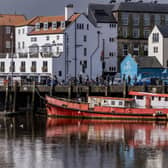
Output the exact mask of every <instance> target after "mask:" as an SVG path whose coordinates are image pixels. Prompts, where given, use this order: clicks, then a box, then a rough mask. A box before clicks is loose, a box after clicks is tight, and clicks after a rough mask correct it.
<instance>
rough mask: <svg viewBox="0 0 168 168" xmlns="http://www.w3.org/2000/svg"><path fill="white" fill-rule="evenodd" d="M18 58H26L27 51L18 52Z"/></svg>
mask: <svg viewBox="0 0 168 168" xmlns="http://www.w3.org/2000/svg"><path fill="white" fill-rule="evenodd" d="M18 55H19V58H27V57H28V54H27V53H19V54H18Z"/></svg>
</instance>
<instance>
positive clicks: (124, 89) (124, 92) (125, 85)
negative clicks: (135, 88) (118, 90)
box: [123, 81, 128, 97]
mask: <svg viewBox="0 0 168 168" xmlns="http://www.w3.org/2000/svg"><path fill="white" fill-rule="evenodd" d="M127 92H128V86H127V82H126V81H124V82H123V97H127Z"/></svg>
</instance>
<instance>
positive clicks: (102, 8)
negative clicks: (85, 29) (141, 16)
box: [88, 3, 116, 23]
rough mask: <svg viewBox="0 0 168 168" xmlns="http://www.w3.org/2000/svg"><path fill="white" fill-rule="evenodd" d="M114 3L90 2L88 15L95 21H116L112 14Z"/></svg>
mask: <svg viewBox="0 0 168 168" xmlns="http://www.w3.org/2000/svg"><path fill="white" fill-rule="evenodd" d="M113 7H114V5H113V4H92V3H91V4H89V7H88V17H89V18H90V19H91V21H92V22H94V23H116V20H115V18H114V16H113V14H112V9H113Z"/></svg>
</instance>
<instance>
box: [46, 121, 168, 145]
mask: <svg viewBox="0 0 168 168" xmlns="http://www.w3.org/2000/svg"><path fill="white" fill-rule="evenodd" d="M46 131H47V132H46V136H47V137H48V138H49V137H66V136H69V135H74V134H78V135H80V136H82V135H85V136H86V137H87V140H88V141H103V142H119V141H120V142H121V141H122V142H123V143H125V144H127V145H129V146H133V147H134V148H136V147H144V148H147V147H150V148H153V147H165V146H168V123H156V122H147V123H145V122H130V121H129V122H127V121H125V122H124V121H123V122H117V121H111V120H78V119H63V118H48V120H47V128H46Z"/></svg>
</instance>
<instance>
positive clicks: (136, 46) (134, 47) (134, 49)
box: [133, 44, 139, 55]
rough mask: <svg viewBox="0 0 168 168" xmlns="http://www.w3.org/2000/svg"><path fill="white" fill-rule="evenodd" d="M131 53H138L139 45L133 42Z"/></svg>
mask: <svg viewBox="0 0 168 168" xmlns="http://www.w3.org/2000/svg"><path fill="white" fill-rule="evenodd" d="M133 55H139V45H138V44H134V46H133Z"/></svg>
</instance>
